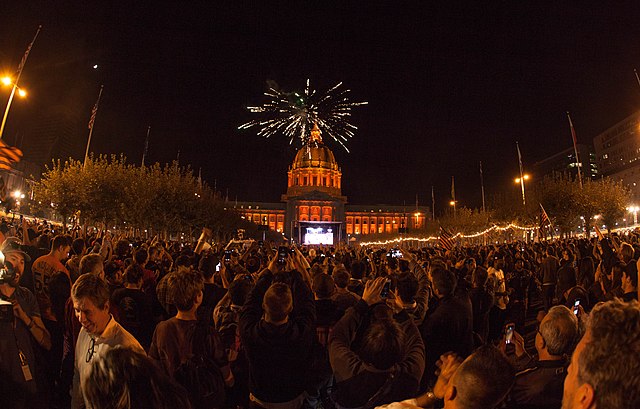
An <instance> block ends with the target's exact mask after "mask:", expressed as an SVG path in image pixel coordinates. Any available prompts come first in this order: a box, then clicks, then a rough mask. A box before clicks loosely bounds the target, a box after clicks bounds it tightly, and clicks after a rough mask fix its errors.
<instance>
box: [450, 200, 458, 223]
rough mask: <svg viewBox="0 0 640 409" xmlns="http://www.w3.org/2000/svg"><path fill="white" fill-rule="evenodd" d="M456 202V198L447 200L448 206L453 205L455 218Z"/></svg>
mask: <svg viewBox="0 0 640 409" xmlns="http://www.w3.org/2000/svg"><path fill="white" fill-rule="evenodd" d="M456 202H457V200H452V201H450V202H449V206H453V218H454V219H455V217H456Z"/></svg>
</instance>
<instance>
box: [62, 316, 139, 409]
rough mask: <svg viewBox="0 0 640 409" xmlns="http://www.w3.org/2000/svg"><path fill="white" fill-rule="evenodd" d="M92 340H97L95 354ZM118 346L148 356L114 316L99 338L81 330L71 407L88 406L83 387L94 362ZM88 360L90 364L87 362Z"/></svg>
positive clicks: (74, 408) (79, 408) (76, 355)
mask: <svg viewBox="0 0 640 409" xmlns="http://www.w3.org/2000/svg"><path fill="white" fill-rule="evenodd" d="M92 339H94V340H95V343H94V346H93V354H90V352H89V351H90V350H91V340H92ZM118 345H120V346H121V347H125V348H131V349H133V350H134V351H136V352H139V353H141V354H143V355H146V353H145V352H144V349H143V348H142V346H140V343H139V342H138V341H137V340H136V339H135V337H134V336H133V335H131V334H130V333H128V332H127V330H125V329H124V328H123V327H122V326H121V325H120V324H118V323H117V322H116V320H115V319H114V318H113V316H111V319H110V320H109V323H108V324H107V326H106V328H105V329H104V331H103V332H102V335H100V336H99V337H94V336H93V335H90V334H89V333H88V332H87V331H86V330H85V329H84V327H83V328H82V329H81V330H80V334H79V335H78V342H77V343H76V353H75V360H74V371H73V391H72V393H71V407H72V408H73V409H81V408H84V407H86V406H87V405H86V402H85V400H84V396H83V395H82V389H81V386H82V384H83V383H84V381H85V380H86V378H87V377H88V376H89V372H90V370H91V364H92V363H93V361H95V360H96V358H97V357H99V356H103V355H104V354H105V353H106V352H107V351H108V350H109V349H111V348H113V347H115V346H118ZM87 359H88V360H89V362H87Z"/></svg>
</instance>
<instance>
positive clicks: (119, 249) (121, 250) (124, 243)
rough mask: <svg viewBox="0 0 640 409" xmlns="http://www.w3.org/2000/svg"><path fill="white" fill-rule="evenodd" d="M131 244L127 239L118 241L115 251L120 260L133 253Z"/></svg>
mask: <svg viewBox="0 0 640 409" xmlns="http://www.w3.org/2000/svg"><path fill="white" fill-rule="evenodd" d="M130 244H131V243H129V240H127V239H120V240H118V242H117V243H116V248H115V249H114V251H115V253H116V255H117V256H118V257H120V258H125V257H126V256H127V255H129V252H130V251H131V246H130Z"/></svg>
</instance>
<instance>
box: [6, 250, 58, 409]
mask: <svg viewBox="0 0 640 409" xmlns="http://www.w3.org/2000/svg"><path fill="white" fill-rule="evenodd" d="M2 252H3V254H4V263H3V265H1V266H0V304H1V305H0V307H1V310H0V376H1V380H0V406H1V407H3V408H5V407H6V408H17V409H20V408H29V409H30V408H45V407H47V398H48V396H47V392H50V391H48V390H47V389H48V388H47V387H46V386H47V385H46V383H47V380H46V379H45V373H44V371H43V368H41V367H40V366H39V363H38V362H37V360H36V351H37V348H38V347H41V348H44V349H45V350H49V349H50V348H51V336H50V334H49V332H48V331H47V329H46V327H45V325H44V322H43V321H42V318H41V317H40V309H39V307H38V303H37V301H36V297H35V295H34V294H33V293H32V292H31V291H30V290H29V289H27V288H25V287H21V286H20V285H19V284H18V283H19V282H20V276H21V275H22V274H23V273H24V265H25V260H28V259H29V256H28V255H27V254H26V253H25V252H24V251H22V249H21V247H20V243H19V242H17V241H15V240H11V241H5V243H4V245H3V247H2Z"/></svg>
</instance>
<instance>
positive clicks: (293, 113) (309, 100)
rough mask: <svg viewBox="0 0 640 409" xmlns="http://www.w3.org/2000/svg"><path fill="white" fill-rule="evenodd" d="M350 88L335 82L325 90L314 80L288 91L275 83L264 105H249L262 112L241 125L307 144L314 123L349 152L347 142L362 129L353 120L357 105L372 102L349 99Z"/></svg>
mask: <svg viewBox="0 0 640 409" xmlns="http://www.w3.org/2000/svg"><path fill="white" fill-rule="evenodd" d="M349 92H350V90H348V89H344V88H342V82H340V83H338V84H336V85H334V86H333V87H332V88H330V89H329V90H328V91H327V92H325V93H324V94H322V93H318V92H317V91H316V90H314V89H312V88H311V85H310V81H309V80H307V86H306V87H305V89H304V92H303V93H298V92H284V91H281V90H280V89H278V87H277V85H275V84H274V85H271V86H270V87H269V90H268V91H267V92H265V93H264V95H265V96H266V97H267V99H268V100H267V101H266V102H265V103H264V104H263V105H261V106H255V107H247V109H248V110H249V112H251V113H255V114H258V116H259V119H254V120H252V121H249V122H247V123H245V124H242V125H240V126H239V127H238V129H249V128H253V127H257V128H259V130H258V135H260V136H264V137H266V138H268V137H270V136H272V135H276V134H283V135H285V136H286V137H287V138H289V144H293V141H294V140H300V142H301V144H302V146H305V145H307V143H308V142H309V138H310V135H311V129H313V125H314V124H318V128H320V131H321V132H322V133H323V134H324V135H327V136H329V137H330V138H331V139H333V140H334V141H336V142H338V143H339V144H340V145H341V146H342V147H343V148H344V149H345V150H346V151H347V152H349V149H347V147H346V146H345V142H347V140H348V139H349V138H352V137H353V136H354V133H355V131H356V130H357V129H358V128H357V127H356V126H355V125H353V124H351V123H350V122H349V119H350V118H351V110H352V108H353V107H357V106H360V105H366V104H368V102H352V101H351V100H349V96H348V94H349Z"/></svg>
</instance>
